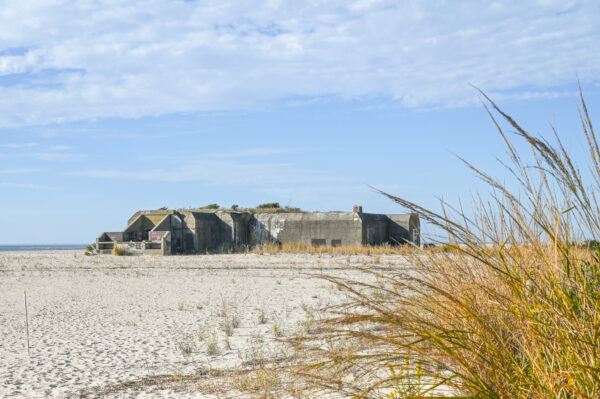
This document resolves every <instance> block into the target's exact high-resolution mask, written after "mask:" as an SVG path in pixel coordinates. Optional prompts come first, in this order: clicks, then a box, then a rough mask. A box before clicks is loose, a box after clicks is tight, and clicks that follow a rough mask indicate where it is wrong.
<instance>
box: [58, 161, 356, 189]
mask: <svg viewBox="0 0 600 399" xmlns="http://www.w3.org/2000/svg"><path fill="white" fill-rule="evenodd" d="M67 174H68V175H69V176H79V177H91V178H99V179H124V180H137V181H157V182H186V181H197V182H203V183H206V184H211V185H244V186H253V187H265V186H270V185H276V184H307V183H311V184H314V183H326V182H340V181H344V180H346V179H345V178H344V177H341V176H337V175H335V174H333V173H327V171H322V170H318V169H310V168H303V167H298V166H296V165H293V164H289V163H283V162H238V161H234V160H219V159H203V160H192V161H185V162H182V163H180V164H179V165H174V166H172V165H162V167H161V168H160V169H152V170H135V171H123V170H116V169H106V170H103V169H88V170H78V171H73V172H69V173H67Z"/></svg>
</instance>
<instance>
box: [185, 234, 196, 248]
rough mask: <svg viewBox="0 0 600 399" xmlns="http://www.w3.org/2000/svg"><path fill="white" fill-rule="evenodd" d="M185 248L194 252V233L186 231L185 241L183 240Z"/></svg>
mask: <svg viewBox="0 0 600 399" xmlns="http://www.w3.org/2000/svg"><path fill="white" fill-rule="evenodd" d="M183 249H184V251H186V252H192V251H193V250H194V235H193V234H190V233H185V241H184V242H183Z"/></svg>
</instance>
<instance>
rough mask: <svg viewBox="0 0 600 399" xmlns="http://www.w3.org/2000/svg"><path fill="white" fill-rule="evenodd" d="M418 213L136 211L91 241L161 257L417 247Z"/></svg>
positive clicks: (106, 247)
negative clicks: (288, 246)
mask: <svg viewBox="0 0 600 399" xmlns="http://www.w3.org/2000/svg"><path fill="white" fill-rule="evenodd" d="M419 237H420V225H419V217H418V215H416V214H414V213H409V214H403V215H383V214H374V213H363V212H362V207H359V206H356V207H354V212H269V213H250V212H235V211H216V212H209V211H201V210H177V211H175V210H153V211H138V212H136V213H135V214H134V215H133V216H132V217H131V218H130V219H129V222H128V224H127V227H126V228H125V230H123V231H122V232H105V233H102V234H100V236H99V237H98V238H97V239H96V248H97V250H98V252H100V253H111V252H112V250H113V248H114V247H115V245H118V246H122V247H126V248H127V249H128V251H129V252H132V253H156V254H162V255H171V254H182V253H201V252H206V251H227V250H229V249H236V248H242V247H252V246H255V245H261V244H263V243H266V242H273V243H302V244H303V245H313V246H320V245H330V246H342V245H343V246H346V245H382V244H391V245H398V244H406V243H409V242H412V243H415V244H417V245H419Z"/></svg>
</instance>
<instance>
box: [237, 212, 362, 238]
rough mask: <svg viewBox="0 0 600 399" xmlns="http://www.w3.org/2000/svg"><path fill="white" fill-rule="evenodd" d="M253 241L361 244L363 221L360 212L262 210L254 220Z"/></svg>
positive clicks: (251, 230) (250, 233) (251, 234)
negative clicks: (269, 211)
mask: <svg viewBox="0 0 600 399" xmlns="http://www.w3.org/2000/svg"><path fill="white" fill-rule="evenodd" d="M249 237H250V245H260V244H262V243H264V242H278V243H297V242H300V243H302V244H304V245H311V244H312V245H332V240H334V242H337V243H338V245H357V244H358V245H360V244H361V242H362V221H361V219H360V217H359V215H358V214H356V213H345V212H327V213H258V214H255V215H254V218H253V219H252V220H251V222H250V231H249Z"/></svg>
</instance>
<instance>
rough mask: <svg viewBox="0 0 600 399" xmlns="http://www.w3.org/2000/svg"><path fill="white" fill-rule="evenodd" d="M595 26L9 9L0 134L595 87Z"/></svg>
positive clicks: (479, 15) (278, 10)
mask: <svg viewBox="0 0 600 399" xmlns="http://www.w3.org/2000/svg"><path fill="white" fill-rule="evenodd" d="M599 18H600V8H599V7H598V6H597V4H596V2H594V1H570V0H563V1H550V0H538V1H529V2H524V1H517V0H501V1H494V2H472V1H466V0H463V1H461V0H457V1H452V2H436V3H433V4H432V3H430V2H398V1H392V0H378V1H366V0H358V1H325V0H318V1H313V2H310V3H303V2H292V3H289V2H268V3H265V4H261V7H256V6H255V5H253V4H251V3H246V2H238V1H227V0H225V1H216V0H209V1H202V2H184V1H177V2H174V1H171V0H157V1H154V2H152V3H151V4H148V3H146V2H142V1H141V0H116V1H112V2H110V4H104V3H102V2H96V3H78V4H73V3H71V2H51V3H47V4H45V5H44V6H36V7H30V6H28V5H27V4H26V3H25V2H11V3H10V4H5V5H3V12H2V13H0V37H2V38H3V41H2V42H3V43H6V44H5V46H6V48H4V49H2V48H0V110H1V111H0V126H22V125H33V124H48V123H53V122H64V121H72V120H82V119H94V118H102V117H140V116H146V115H160V114H168V113H178V112H190V111H192V112H193V111H212V110H231V109H240V108H253V107H261V106H265V105H269V104H273V103H274V102H277V103H288V102H291V103H293V102H297V101H304V100H308V101H311V99H315V98H326V99H331V98H334V99H356V98H378V99H383V100H384V101H386V102H396V103H398V104H401V105H402V106H406V107H431V106H442V107H447V106H459V105H464V104H469V103H470V102H471V101H473V99H474V97H475V96H474V93H473V90H472V89H471V88H470V87H469V86H468V83H473V84H476V85H477V86H479V87H482V88H484V89H485V90H486V91H488V92H493V93H503V94H506V95H507V96H512V97H517V98H528V97H539V96H547V95H553V94H552V93H556V94H558V95H560V93H561V91H560V90H556V87H560V86H561V85H563V84H565V83H570V82H572V81H573V80H574V79H575V77H576V76H579V78H580V79H581V80H582V81H583V82H584V83H585V82H597V81H598V80H599V79H600V52H598V51H593V49H595V48H597V43H598V42H600V25H599V24H598V23H597V21H598V19H599ZM84 20H85V24H84V25H81V24H79V23H76V22H74V21H84ZM48 26H52V27H53V29H52V31H51V32H50V33H48V31H47V27H48ZM108 60H109V61H110V62H107V61H108Z"/></svg>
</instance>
